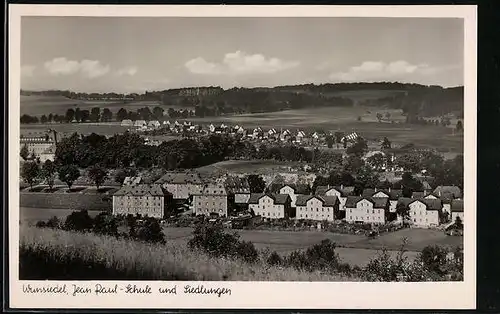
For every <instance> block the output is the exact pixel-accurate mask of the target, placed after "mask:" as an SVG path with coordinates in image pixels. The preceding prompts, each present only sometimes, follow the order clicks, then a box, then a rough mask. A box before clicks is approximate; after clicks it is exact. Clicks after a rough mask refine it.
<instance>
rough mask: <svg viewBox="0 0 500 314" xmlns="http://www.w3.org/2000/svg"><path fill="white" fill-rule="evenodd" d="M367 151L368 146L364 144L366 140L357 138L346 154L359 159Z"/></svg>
mask: <svg viewBox="0 0 500 314" xmlns="http://www.w3.org/2000/svg"><path fill="white" fill-rule="evenodd" d="M367 150H368V144H367V143H366V140H365V139H364V138H362V137H358V138H357V139H356V143H354V144H353V145H351V146H350V147H349V148H348V149H347V153H348V154H350V155H351V154H352V155H355V156H358V157H360V156H363V155H364V154H365V152H366V151H367Z"/></svg>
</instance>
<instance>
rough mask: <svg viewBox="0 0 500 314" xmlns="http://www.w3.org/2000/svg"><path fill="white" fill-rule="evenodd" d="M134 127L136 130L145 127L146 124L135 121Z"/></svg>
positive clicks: (141, 121) (142, 121)
mask: <svg viewBox="0 0 500 314" xmlns="http://www.w3.org/2000/svg"><path fill="white" fill-rule="evenodd" d="M134 126H135V127H138V128H142V127H145V126H147V123H146V121H144V120H136V121H135V122H134Z"/></svg>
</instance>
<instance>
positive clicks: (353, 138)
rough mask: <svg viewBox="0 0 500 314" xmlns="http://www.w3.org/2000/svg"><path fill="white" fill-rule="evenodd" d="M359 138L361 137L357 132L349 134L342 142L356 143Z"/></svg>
mask: <svg viewBox="0 0 500 314" xmlns="http://www.w3.org/2000/svg"><path fill="white" fill-rule="evenodd" d="M358 137H359V135H358V134H357V133H356V132H352V133H350V134H347V135H346V136H343V137H342V139H341V140H340V141H341V142H344V141H348V142H355V141H356V140H357V139H358Z"/></svg>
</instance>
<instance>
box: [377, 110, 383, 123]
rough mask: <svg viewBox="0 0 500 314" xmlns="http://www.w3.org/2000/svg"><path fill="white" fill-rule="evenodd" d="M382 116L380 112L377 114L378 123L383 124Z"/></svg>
mask: <svg viewBox="0 0 500 314" xmlns="http://www.w3.org/2000/svg"><path fill="white" fill-rule="evenodd" d="M382 117H383V116H382V114H381V113H380V112H377V120H378V122H381V121H382Z"/></svg>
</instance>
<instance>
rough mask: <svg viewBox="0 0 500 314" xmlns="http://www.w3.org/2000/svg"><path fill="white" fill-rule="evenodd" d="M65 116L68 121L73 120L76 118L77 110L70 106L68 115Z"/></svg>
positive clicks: (67, 111)
mask: <svg viewBox="0 0 500 314" xmlns="http://www.w3.org/2000/svg"><path fill="white" fill-rule="evenodd" d="M64 117H65V118H66V122H72V121H73V119H75V110H73V109H71V108H69V109H68V110H66V115H65V116H64Z"/></svg>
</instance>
